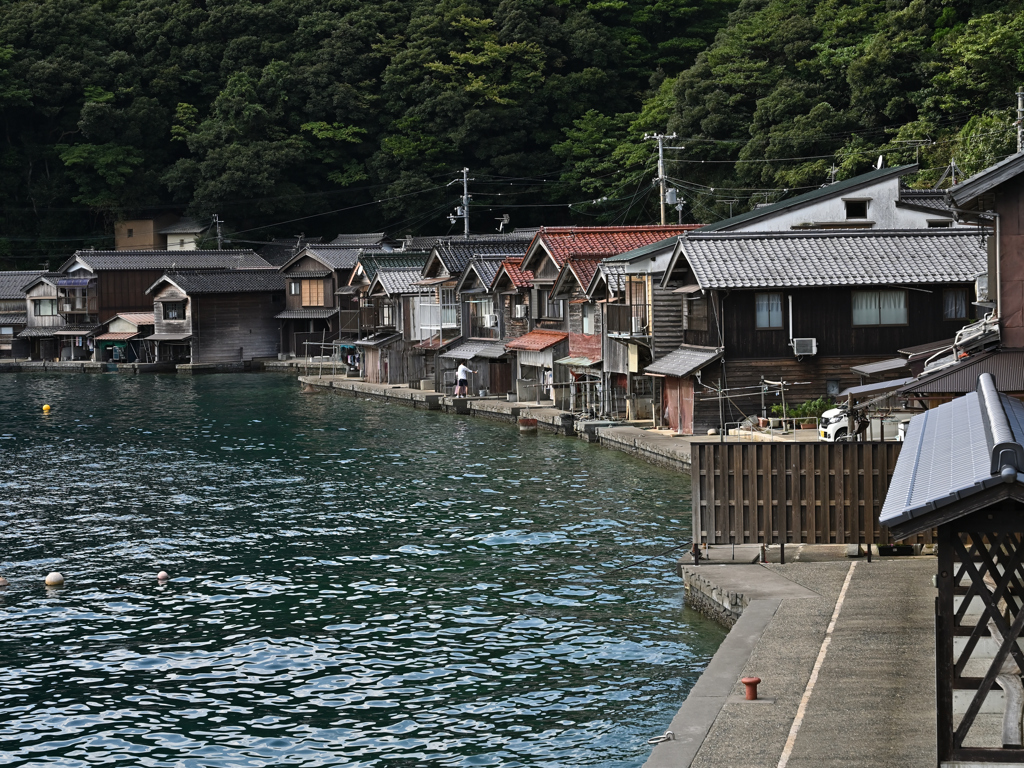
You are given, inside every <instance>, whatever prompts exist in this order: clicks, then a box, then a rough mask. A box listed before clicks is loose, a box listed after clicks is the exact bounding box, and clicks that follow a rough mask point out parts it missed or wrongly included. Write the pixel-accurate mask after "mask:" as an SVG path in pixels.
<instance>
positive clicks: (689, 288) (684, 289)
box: [672, 284, 700, 294]
mask: <svg viewBox="0 0 1024 768" xmlns="http://www.w3.org/2000/svg"><path fill="white" fill-rule="evenodd" d="M699 290H700V286H699V285H696V284H695V285H684V286H683V287H682V288H676V289H675V290H674V291H672V293H687V294H688V293H697V291H699Z"/></svg>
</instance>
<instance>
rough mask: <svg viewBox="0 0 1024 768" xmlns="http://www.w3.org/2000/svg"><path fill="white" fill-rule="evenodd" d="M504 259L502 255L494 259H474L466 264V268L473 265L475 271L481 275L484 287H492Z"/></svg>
mask: <svg viewBox="0 0 1024 768" xmlns="http://www.w3.org/2000/svg"><path fill="white" fill-rule="evenodd" d="M503 260H504V259H502V258H501V257H500V256H499V257H496V258H493V259H487V258H477V259H472V260H471V261H470V262H469V264H467V265H466V269H467V270H468V269H469V268H470V267H472V268H473V271H474V272H476V273H477V275H478V276H479V277H480V283H481V284H482V285H483V286H484V288H490V286H491V283H493V282H494V276H495V275H497V274H498V270H499V269H501V262H502V261H503Z"/></svg>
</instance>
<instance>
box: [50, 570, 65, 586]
mask: <svg viewBox="0 0 1024 768" xmlns="http://www.w3.org/2000/svg"><path fill="white" fill-rule="evenodd" d="M63 584H64V577H63V576H61V575H60V574H59V573H57V572H56V571H50V572H49V573H48V574H47V575H46V586H48V587H60V586H63Z"/></svg>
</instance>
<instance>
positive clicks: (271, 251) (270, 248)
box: [256, 237, 321, 267]
mask: <svg viewBox="0 0 1024 768" xmlns="http://www.w3.org/2000/svg"><path fill="white" fill-rule="evenodd" d="M320 241H321V238H319V237H309V238H303V239H302V242H301V243H300V242H299V239H298V238H297V237H279V238H277V239H275V240H271V241H270V242H268V243H267V244H266V245H260V246H258V247H257V248H256V252H257V253H258V254H259V255H260V256H262V257H263V258H264V259H266V260H267V261H268V262H270V264H272V265H273V266H275V267H280V266H282V265H284V264H287V263H288V262H289V261H291V260H292V256H294V255H295V254H296V253H298V252H299V249H300V248H302V247H305V246H307V245H316V244H318V243H319V242H320Z"/></svg>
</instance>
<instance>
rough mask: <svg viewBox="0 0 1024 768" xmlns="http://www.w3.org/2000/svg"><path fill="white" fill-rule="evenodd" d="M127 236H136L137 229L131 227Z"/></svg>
mask: <svg viewBox="0 0 1024 768" xmlns="http://www.w3.org/2000/svg"><path fill="white" fill-rule="evenodd" d="M126 237H135V230H134V229H132V228H131V227H129V228H128V234H127V235H126Z"/></svg>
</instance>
